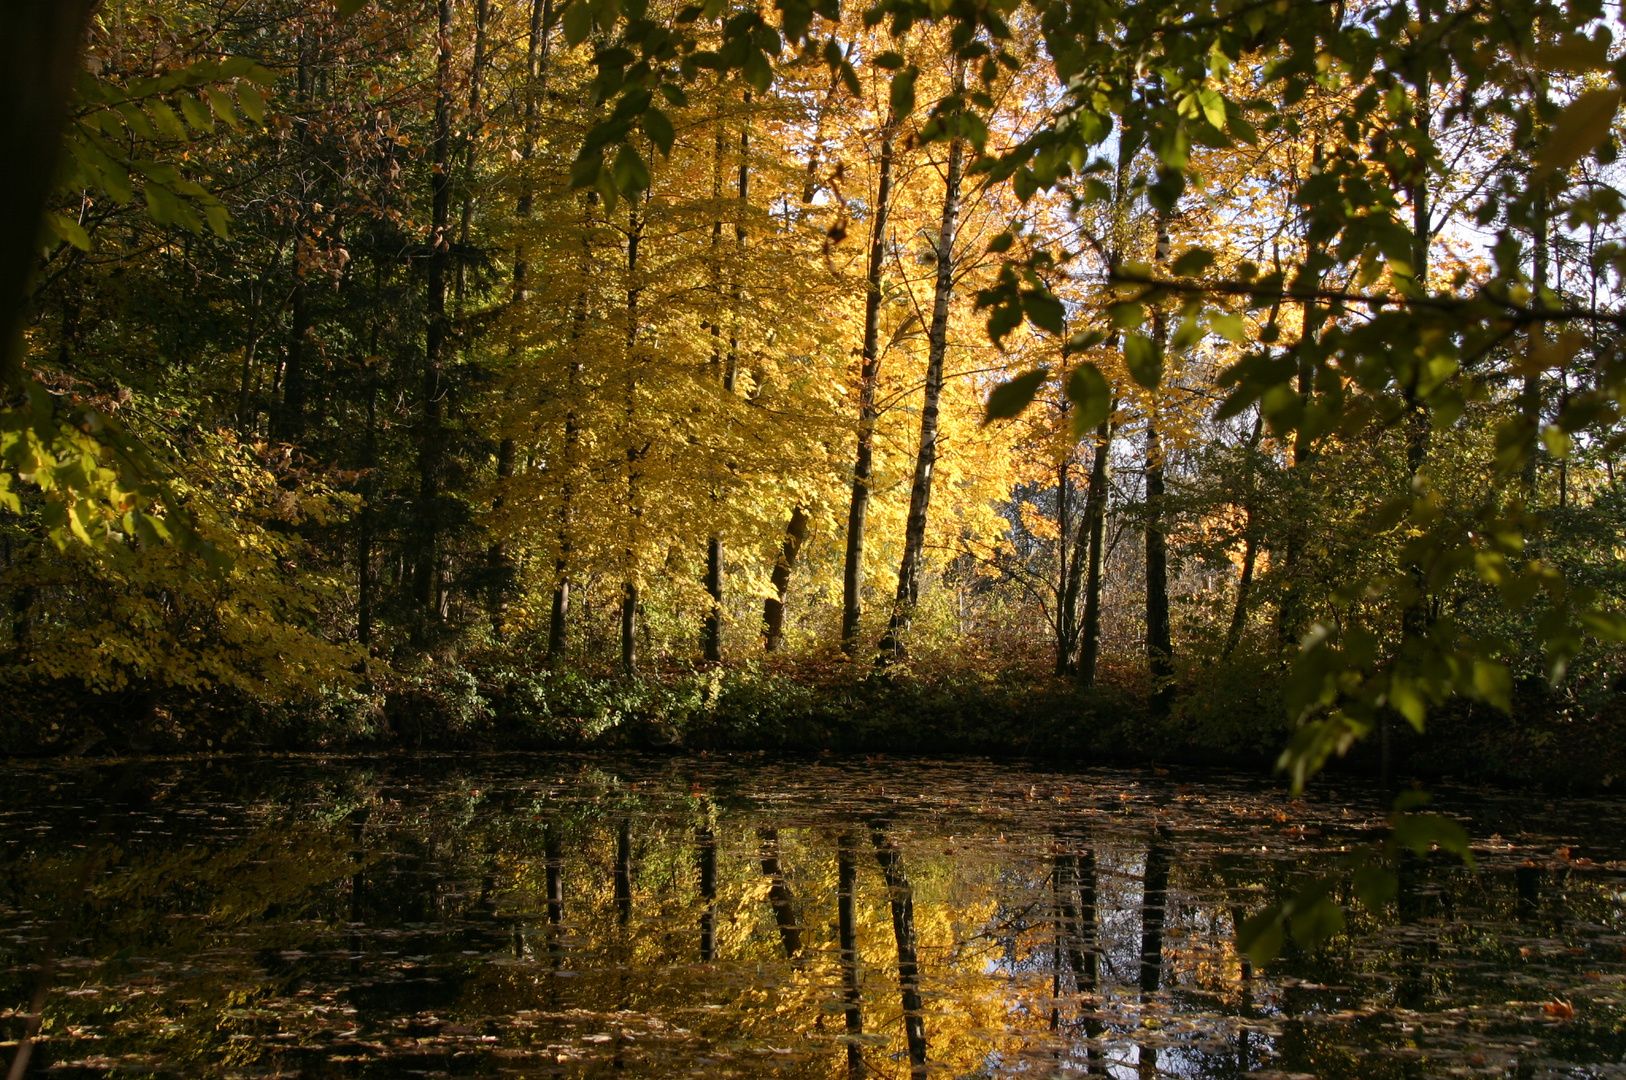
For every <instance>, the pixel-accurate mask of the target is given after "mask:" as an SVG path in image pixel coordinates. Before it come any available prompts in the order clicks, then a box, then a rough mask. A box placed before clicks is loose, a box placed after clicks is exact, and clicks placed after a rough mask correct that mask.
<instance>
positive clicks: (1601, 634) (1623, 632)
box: [1575, 611, 1626, 641]
mask: <svg viewBox="0 0 1626 1080" xmlns="http://www.w3.org/2000/svg"><path fill="white" fill-rule="evenodd" d="M1575 617H1576V619H1578V620H1579V621H1580V623H1581V625H1582V626H1584V627H1586V628H1587V629H1588V630H1590V631H1592V634H1593V636H1594V637H1597V638H1598V639H1599V640H1602V641H1626V617H1622V616H1620V615H1617V614H1615V613H1614V612H1612V611H1582V612H1579V613H1577V614H1576V616H1575Z"/></svg>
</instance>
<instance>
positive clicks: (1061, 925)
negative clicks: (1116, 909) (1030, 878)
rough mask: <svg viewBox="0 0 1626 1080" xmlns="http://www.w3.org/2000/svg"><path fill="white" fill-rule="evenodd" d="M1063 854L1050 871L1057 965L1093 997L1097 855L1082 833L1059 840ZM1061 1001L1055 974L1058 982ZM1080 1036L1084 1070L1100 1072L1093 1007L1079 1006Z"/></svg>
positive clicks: (1055, 1024) (1057, 1017)
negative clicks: (1082, 1037)
mask: <svg viewBox="0 0 1626 1080" xmlns="http://www.w3.org/2000/svg"><path fill="white" fill-rule="evenodd" d="M1057 844H1058V846H1059V847H1060V848H1061V852H1060V853H1059V854H1057V855H1056V857H1055V862H1054V865H1053V868H1052V871H1051V880H1052V882H1053V883H1054V890H1055V896H1056V929H1057V949H1056V955H1057V966H1058V968H1059V967H1060V961H1061V959H1062V958H1063V957H1065V958H1066V961H1067V966H1068V968H1069V969H1070V970H1071V971H1072V973H1073V983H1074V987H1075V989H1076V990H1077V992H1078V993H1079V995H1080V996H1082V995H1085V994H1093V993H1094V992H1095V991H1096V988H1097V986H1098V985H1099V975H1100V970H1099V965H1100V947H1099V944H1098V943H1097V941H1096V927H1095V852H1094V851H1093V850H1092V849H1091V848H1089V847H1088V846H1087V837H1086V836H1084V835H1083V834H1081V833H1080V834H1075V835H1071V836H1067V835H1063V836H1059V837H1057ZM1056 986H1057V997H1060V980H1059V971H1058V979H1057V982H1056ZM1079 1013H1080V1018H1081V1020H1082V1021H1083V1026H1084V1032H1085V1034H1086V1035H1087V1036H1088V1037H1089V1039H1090V1040H1091V1043H1088V1044H1086V1046H1085V1059H1086V1061H1087V1062H1088V1065H1087V1071H1088V1072H1090V1073H1091V1074H1099V1073H1104V1072H1105V1071H1106V1064H1105V1062H1104V1061H1102V1060H1101V1057H1100V1049H1099V1047H1098V1046H1096V1045H1094V1040H1096V1039H1099V1038H1100V1037H1101V1033H1102V1031H1103V1030H1105V1029H1104V1028H1103V1027H1102V1025H1101V1021H1100V1019H1099V1018H1098V1016H1097V1013H1096V1007H1095V1005H1094V1004H1093V1003H1092V1002H1088V1001H1083V1000H1081V1001H1080V1002H1079ZM1060 1015H1061V1009H1060V1005H1059V1003H1058V1005H1057V1007H1056V1009H1055V1010H1054V1011H1053V1013H1052V1017H1053V1019H1052V1022H1051V1028H1052V1030H1055V1029H1056V1028H1057V1027H1059V1026H1060Z"/></svg>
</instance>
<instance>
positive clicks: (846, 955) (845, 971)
mask: <svg viewBox="0 0 1626 1080" xmlns="http://www.w3.org/2000/svg"><path fill="white" fill-rule="evenodd" d="M857 885H858V839H857V837H855V836H853V834H852V833H842V834H841V835H840V836H839V837H837V838H836V933H837V935H838V938H839V942H838V944H839V945H840V948H841V998H842V1001H843V1002H844V1003H845V1006H846V1008H845V1012H846V1016H847V1077H848V1080H861V1078H862V1077H863V1075H864V1056H863V1051H862V1047H860V1045H859V1043H858V1036H860V1035H862V1034H863V1033H864V1015H863V1013H862V1012H861V1011H860V1008H859V1001H860V998H859V994H858V915H857V896H856V893H857Z"/></svg>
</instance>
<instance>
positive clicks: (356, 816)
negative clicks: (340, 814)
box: [350, 807, 368, 977]
mask: <svg viewBox="0 0 1626 1080" xmlns="http://www.w3.org/2000/svg"><path fill="white" fill-rule="evenodd" d="M367 816H368V815H367V808H366V807H358V808H357V809H356V810H354V811H352V812H351V814H350V843H351V845H352V846H353V847H354V848H355V851H354V852H353V854H352V855H351V857H352V858H353V859H355V860H356V868H355V869H354V870H352V871H351V872H350V926H351V931H350V973H351V975H352V977H354V976H359V975H360V974H361V953H362V950H363V949H365V948H366V939H365V938H364V937H362V934H361V929H362V926H363V924H365V923H366V921H367V918H366V911H367V879H366V871H365V870H363V868H362V867H363V865H364V864H365V862H366V855H367V848H366V831H367Z"/></svg>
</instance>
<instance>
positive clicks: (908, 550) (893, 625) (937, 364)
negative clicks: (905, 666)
mask: <svg viewBox="0 0 1626 1080" xmlns="http://www.w3.org/2000/svg"><path fill="white" fill-rule="evenodd" d="M952 92H953V94H955V95H957V96H958V95H963V94H964V93H965V62H964V61H962V60H955V61H954V82H953V91H952ZM964 169H965V146H964V144H963V143H962V141H961V140H960V139H959V138H951V139H950V140H949V150H948V167H947V170H946V172H945V173H944V176H943V213H942V216H941V218H940V219H939V223H938V228H937V251H936V259H937V280H936V286H935V288H934V289H933V290H932V321H931V328H930V330H929V331H928V332H927V347H926V385H925V388H924V398H923V400H922V402H921V406H920V447H919V449H918V450H917V451H916V452H915V474H914V480H913V481H912V483H911V484H910V486H909V516H908V518H907V519H906V520H905V524H904V533H903V558H902V560H901V561H900V563H899V564H898V594H897V597H896V599H895V600H894V601H893V603H892V618H891V620H890V621H889V622H888V623H887V628H886V635H885V637H883V638H882V639H881V653H882V655H883V656H885V655H891V656H893V657H895V658H902V656H903V652H904V639H905V638H906V637H907V635H908V630H909V620H910V619H911V618H912V617H913V615H914V610H915V607H916V606H917V605H918V604H919V603H920V566H921V561H922V556H923V555H924V554H925V550H926V515H927V514H928V513H929V512H930V509H931V502H932V475H933V471H934V470H935V469H936V466H937V427H938V409H939V406H940V402H941V399H942V396H943V357H944V356H945V355H946V354H947V352H948V321H949V302H950V301H951V300H952V298H953V292H954V237H955V221H956V219H957V218H958V217H959V213H960V182H961V177H962V176H963V174H964ZM865 317H866V320H867V318H868V311H867V309H866V312H865ZM865 331H866V338H865V340H866V342H867V341H868V337H867V334H868V323H867V322H866V324H865Z"/></svg>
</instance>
